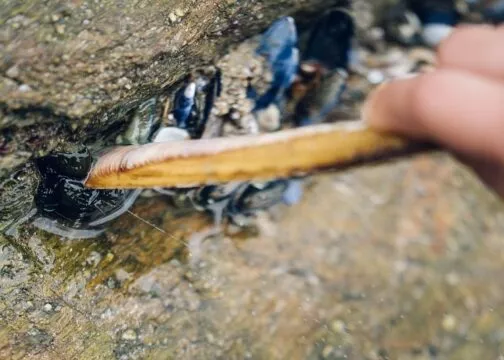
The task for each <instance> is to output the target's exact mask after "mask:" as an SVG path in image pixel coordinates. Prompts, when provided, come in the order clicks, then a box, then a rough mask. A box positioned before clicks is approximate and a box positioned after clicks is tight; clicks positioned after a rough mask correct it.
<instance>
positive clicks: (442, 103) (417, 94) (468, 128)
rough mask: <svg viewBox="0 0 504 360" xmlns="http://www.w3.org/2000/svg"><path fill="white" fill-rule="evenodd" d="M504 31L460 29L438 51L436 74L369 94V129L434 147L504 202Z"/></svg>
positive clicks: (503, 28) (366, 111) (488, 27)
mask: <svg viewBox="0 0 504 360" xmlns="http://www.w3.org/2000/svg"><path fill="white" fill-rule="evenodd" d="M503 39H504V26H497V27H495V26H491V25H463V26H460V27H458V28H457V29H456V30H455V31H454V32H453V33H452V34H451V35H450V36H449V37H448V38H447V39H446V40H444V42H443V43H441V44H440V46H439V48H438V50H437V64H436V69H435V70H434V71H432V72H429V73H425V74H422V75H419V76H416V77H413V78H409V79H402V80H395V81H392V82H389V83H387V84H384V85H382V86H380V87H379V88H377V89H376V90H375V91H373V92H372V93H371V94H370V96H369V98H368V102H367V103H366V106H365V107H364V110H363V111H364V112H363V117H364V119H365V120H366V121H367V122H368V123H369V125H370V126H371V127H372V128H375V129H377V130H385V131H391V132H396V133H398V134H401V135H405V136H407V137H411V138H412V139H422V140H430V141H434V142H436V143H438V144H440V145H442V146H444V147H446V148H448V149H449V150H451V151H452V152H453V153H454V154H455V155H456V156H457V157H458V158H459V159H460V160H462V161H463V162H464V163H466V164H467V165H469V166H470V167H472V168H473V169H474V170H475V171H476V173H477V174H478V175H479V176H480V178H481V179H482V180H483V181H484V182H485V183H486V184H487V185H488V186H490V187H491V188H493V189H494V190H495V191H496V192H497V193H498V194H499V195H500V196H501V197H504V41H503Z"/></svg>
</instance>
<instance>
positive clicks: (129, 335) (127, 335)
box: [121, 329, 137, 341]
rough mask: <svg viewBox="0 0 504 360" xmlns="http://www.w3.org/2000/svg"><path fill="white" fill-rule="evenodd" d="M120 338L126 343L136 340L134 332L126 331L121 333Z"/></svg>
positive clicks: (131, 330)
mask: <svg viewBox="0 0 504 360" xmlns="http://www.w3.org/2000/svg"><path fill="white" fill-rule="evenodd" d="M121 338H122V339H123V340H127V341H134V340H136V339H137V334H136V332H135V330H133V329H128V330H126V331H125V332H123V334H122V336H121Z"/></svg>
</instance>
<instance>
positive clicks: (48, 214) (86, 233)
mask: <svg viewBox="0 0 504 360" xmlns="http://www.w3.org/2000/svg"><path fill="white" fill-rule="evenodd" d="M92 162H93V159H92V156H91V153H90V152H89V150H88V149H87V148H86V147H85V146H73V145H66V146H65V147H64V148H60V149H58V150H56V151H55V152H53V153H51V154H49V155H47V156H44V157H42V158H39V159H37V160H36V166H37V168H38V170H39V172H40V175H41V181H40V183H39V186H38V188H37V192H36V196H35V205H36V208H37V214H36V215H35V219H34V221H33V224H34V225H35V226H37V227H39V228H41V229H44V230H46V231H49V232H52V233H55V234H58V235H61V236H64V237H67V238H88V237H95V236H97V235H99V234H100V233H101V232H103V230H104V227H105V225H106V224H107V223H108V222H110V221H111V220H113V219H115V218H117V217H118V216H120V215H122V214H123V213H124V212H126V211H127V210H128V209H129V207H130V206H131V205H132V204H133V202H134V201H135V200H136V198H137V196H138V194H139V191H137V190H94V189H87V188H85V187H84V185H83V181H84V180H85V178H86V176H87V174H88V172H89V170H90V169H91V165H92Z"/></svg>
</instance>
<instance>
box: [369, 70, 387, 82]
mask: <svg viewBox="0 0 504 360" xmlns="http://www.w3.org/2000/svg"><path fill="white" fill-rule="evenodd" d="M367 80H368V81H369V82H370V83H371V84H373V85H378V84H381V83H382V82H384V81H385V75H384V74H383V72H382V71H380V70H371V71H370V72H369V73H368V76H367Z"/></svg>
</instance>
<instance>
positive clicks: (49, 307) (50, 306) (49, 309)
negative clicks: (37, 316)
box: [44, 303, 53, 312]
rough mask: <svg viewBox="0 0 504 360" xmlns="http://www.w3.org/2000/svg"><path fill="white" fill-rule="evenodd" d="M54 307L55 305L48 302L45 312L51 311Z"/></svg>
mask: <svg viewBox="0 0 504 360" xmlns="http://www.w3.org/2000/svg"><path fill="white" fill-rule="evenodd" d="M52 309H53V307H52V305H51V304H49V303H47V304H45V305H44V311H45V312H51V311H52Z"/></svg>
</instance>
